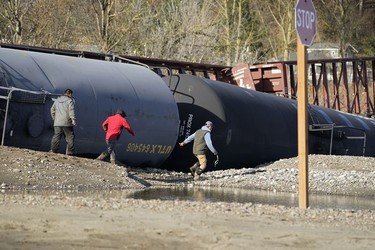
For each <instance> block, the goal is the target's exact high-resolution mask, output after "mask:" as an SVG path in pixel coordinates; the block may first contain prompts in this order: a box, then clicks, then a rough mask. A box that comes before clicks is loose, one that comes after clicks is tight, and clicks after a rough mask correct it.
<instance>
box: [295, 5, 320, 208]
mask: <svg viewBox="0 0 375 250" xmlns="http://www.w3.org/2000/svg"><path fill="white" fill-rule="evenodd" d="M295 26H296V31H297V34H298V37H299V39H297V81H298V83H297V84H298V85H297V91H298V94H297V105H298V110H297V115H298V119H297V120H298V169H299V178H298V191H299V207H300V208H307V207H308V206H309V199H308V186H309V185H308V154H309V149H308V122H307V52H306V46H310V45H311V44H312V41H313V40H314V38H315V35H316V11H315V7H314V5H313V3H312V0H298V2H297V4H296V8H295Z"/></svg>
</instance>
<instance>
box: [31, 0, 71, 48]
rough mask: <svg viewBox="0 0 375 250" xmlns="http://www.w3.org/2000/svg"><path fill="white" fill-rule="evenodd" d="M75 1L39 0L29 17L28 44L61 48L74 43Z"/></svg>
mask: <svg viewBox="0 0 375 250" xmlns="http://www.w3.org/2000/svg"><path fill="white" fill-rule="evenodd" d="M75 2H76V1H74V0H55V1H49V0H38V1H37V2H36V3H35V4H34V5H33V7H32V8H31V9H30V11H29V14H28V16H27V19H28V23H27V25H25V30H27V31H28V35H27V37H26V39H27V42H28V43H29V44H32V45H38V46H45V47H52V48H60V47H67V46H68V45H69V44H71V43H74V42H75V40H74V37H73V36H72V31H73V27H74V25H73V23H72V22H73V21H72V19H73V17H72V16H73V13H72V11H73V10H74V9H75Z"/></svg>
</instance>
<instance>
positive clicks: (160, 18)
mask: <svg viewBox="0 0 375 250" xmlns="http://www.w3.org/2000/svg"><path fill="white" fill-rule="evenodd" d="M214 9H215V5H214V3H212V1H207V0H200V1H183V0H165V1H159V2H157V4H154V5H153V8H149V10H148V12H147V13H145V17H144V19H143V26H142V27H143V29H144V30H143V31H144V32H143V34H140V41H141V43H140V45H141V46H140V51H141V53H142V54H144V55H145V56H151V57H160V58H168V59H175V60H184V61H192V62H212V61H211V59H212V54H213V53H212V52H213V50H212V48H213V46H214V45H215V43H216V40H217V37H218V36H219V34H218V30H217V26H215V24H216V22H217V20H215V17H216V13H215V12H214Z"/></svg>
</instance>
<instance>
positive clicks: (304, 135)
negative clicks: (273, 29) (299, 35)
mask: <svg viewBox="0 0 375 250" xmlns="http://www.w3.org/2000/svg"><path fill="white" fill-rule="evenodd" d="M306 51H307V50H306V47H305V46H304V45H303V44H302V43H301V41H300V39H297V80H298V83H297V106H298V110H297V111H298V112H297V115H298V169H299V174H298V175H299V178H298V190H299V207H300V208H307V207H308V206H309V200H308V153H309V149H308V123H307V52H306Z"/></svg>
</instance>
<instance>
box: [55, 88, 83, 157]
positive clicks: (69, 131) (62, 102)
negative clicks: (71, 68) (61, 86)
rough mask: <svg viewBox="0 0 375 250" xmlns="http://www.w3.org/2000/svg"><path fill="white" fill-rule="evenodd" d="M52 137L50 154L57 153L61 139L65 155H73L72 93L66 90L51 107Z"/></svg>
mask: <svg viewBox="0 0 375 250" xmlns="http://www.w3.org/2000/svg"><path fill="white" fill-rule="evenodd" d="M51 116H52V120H53V128H54V135H53V137H52V140H51V150H50V151H51V152H53V153H57V151H58V150H59V146H60V141H61V137H62V136H64V137H65V141H66V144H67V147H66V151H65V153H66V154H67V155H73V154H74V127H75V126H77V123H76V116H75V110H74V99H73V91H72V90H71V89H66V90H65V91H64V95H62V96H60V97H58V98H57V99H56V100H55V102H54V103H53V105H52V107H51Z"/></svg>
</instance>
